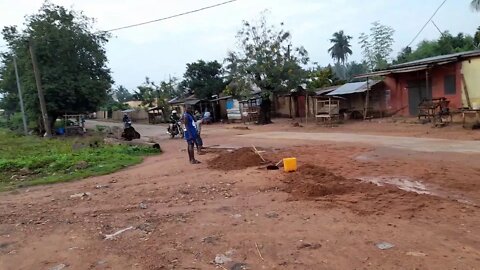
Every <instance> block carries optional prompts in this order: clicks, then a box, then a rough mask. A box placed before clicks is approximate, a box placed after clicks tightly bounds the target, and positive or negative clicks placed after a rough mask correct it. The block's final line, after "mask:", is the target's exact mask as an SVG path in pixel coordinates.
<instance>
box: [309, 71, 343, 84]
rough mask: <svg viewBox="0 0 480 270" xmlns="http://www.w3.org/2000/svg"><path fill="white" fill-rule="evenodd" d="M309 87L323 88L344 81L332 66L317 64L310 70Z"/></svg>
mask: <svg viewBox="0 0 480 270" xmlns="http://www.w3.org/2000/svg"><path fill="white" fill-rule="evenodd" d="M307 76H308V79H307V81H308V83H307V89H316V88H323V87H328V86H332V85H339V84H341V83H343V81H341V80H340V79H339V78H338V76H336V75H335V72H334V71H333V69H332V67H331V66H330V65H328V66H327V67H321V66H316V67H314V68H312V69H310V70H308V75H307Z"/></svg>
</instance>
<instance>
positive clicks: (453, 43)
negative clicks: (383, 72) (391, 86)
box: [394, 31, 480, 64]
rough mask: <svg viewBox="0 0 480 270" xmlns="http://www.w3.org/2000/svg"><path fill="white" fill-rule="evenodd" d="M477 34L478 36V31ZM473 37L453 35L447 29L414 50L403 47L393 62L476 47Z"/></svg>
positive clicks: (460, 34)
mask: <svg viewBox="0 0 480 270" xmlns="http://www.w3.org/2000/svg"><path fill="white" fill-rule="evenodd" d="M477 35H478V36H480V34H479V32H477ZM475 43H476V41H475V38H474V37H472V36H470V35H465V34H464V33H459V34H457V35H456V36H453V35H452V34H450V33H449V32H448V31H447V32H444V33H443V34H442V36H441V37H440V38H439V39H437V40H424V41H422V42H420V43H419V44H418V46H417V48H416V49H415V50H412V48H410V47H406V48H403V49H402V51H401V52H400V53H399V54H398V57H397V59H396V60H395V61H394V63H396V64H399V63H405V62H409V61H414V60H418V59H422V58H427V57H432V56H438V55H445V54H451V53H457V52H464V51H470V50H474V49H476V46H477V45H476V44H475Z"/></svg>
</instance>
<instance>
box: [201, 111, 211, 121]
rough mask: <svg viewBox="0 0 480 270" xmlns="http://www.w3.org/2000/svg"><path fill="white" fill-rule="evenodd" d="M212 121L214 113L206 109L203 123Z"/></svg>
mask: <svg viewBox="0 0 480 270" xmlns="http://www.w3.org/2000/svg"><path fill="white" fill-rule="evenodd" d="M211 122H212V115H211V114H210V112H209V111H205V113H204V114H203V123H205V124H210V123H211Z"/></svg>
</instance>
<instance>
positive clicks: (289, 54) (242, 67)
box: [225, 13, 309, 124]
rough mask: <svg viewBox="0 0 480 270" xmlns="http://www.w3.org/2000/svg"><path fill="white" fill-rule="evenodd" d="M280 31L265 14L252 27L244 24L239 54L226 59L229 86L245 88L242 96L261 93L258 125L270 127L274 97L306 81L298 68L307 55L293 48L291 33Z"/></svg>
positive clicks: (233, 53)
mask: <svg viewBox="0 0 480 270" xmlns="http://www.w3.org/2000/svg"><path fill="white" fill-rule="evenodd" d="M280 27H281V28H282V27H283V23H281V24H280ZM281 28H280V29H279V30H278V29H277V28H275V27H274V26H272V25H269V24H268V23H267V20H266V17H265V13H262V14H261V16H260V19H259V20H258V21H257V22H255V23H250V22H247V21H243V27H242V28H241V29H240V30H239V31H238V33H237V40H238V43H239V44H240V45H239V50H238V51H237V52H230V53H229V56H228V57H227V59H225V60H226V62H227V66H228V67H230V70H229V77H230V78H231V79H232V81H231V84H230V85H232V84H236V85H238V86H241V88H244V89H245V88H246V89H247V91H243V92H244V93H248V92H250V91H251V89H253V87H254V86H257V87H259V88H260V89H261V96H262V102H261V105H260V115H259V121H258V122H259V124H268V123H271V116H270V111H271V98H272V97H273V96H275V95H276V94H279V93H282V92H287V91H288V90H290V89H292V88H295V87H297V86H298V85H299V84H300V83H302V82H303V81H304V79H305V71H304V70H303V69H302V67H301V65H302V64H307V63H308V60H309V59H308V53H307V51H306V50H305V49H304V48H303V47H296V48H295V47H293V46H292V43H291V35H290V32H288V31H285V30H283V29H281ZM230 85H229V86H230Z"/></svg>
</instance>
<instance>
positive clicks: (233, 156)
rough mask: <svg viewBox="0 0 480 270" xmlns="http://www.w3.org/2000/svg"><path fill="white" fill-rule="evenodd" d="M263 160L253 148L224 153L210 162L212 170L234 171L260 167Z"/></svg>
mask: <svg viewBox="0 0 480 270" xmlns="http://www.w3.org/2000/svg"><path fill="white" fill-rule="evenodd" d="M262 162H263V161H262V159H261V158H260V157H259V156H258V155H257V154H255V153H254V152H253V149H252V148H247V147H245V148H240V149H237V150H233V151H230V152H222V153H220V154H219V155H218V156H216V157H215V158H213V159H212V160H210V161H209V162H208V165H209V167H210V168H212V169H216V170H223V171H233V170H242V169H246V168H248V167H255V166H260V165H261V164H262Z"/></svg>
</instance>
